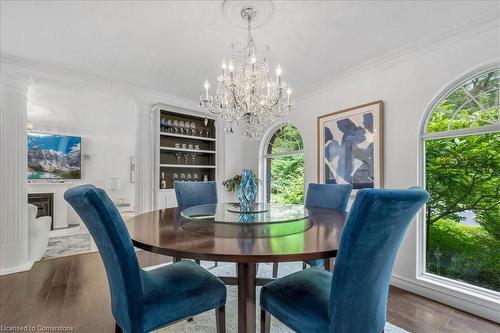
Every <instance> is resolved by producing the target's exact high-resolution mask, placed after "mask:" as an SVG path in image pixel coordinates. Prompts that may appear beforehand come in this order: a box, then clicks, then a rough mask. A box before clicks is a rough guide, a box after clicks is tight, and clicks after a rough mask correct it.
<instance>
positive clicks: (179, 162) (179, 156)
mask: <svg viewBox="0 0 500 333" xmlns="http://www.w3.org/2000/svg"><path fill="white" fill-rule="evenodd" d="M175 156H177V164H181V156H182V153H181V152H180V151H176V152H175Z"/></svg>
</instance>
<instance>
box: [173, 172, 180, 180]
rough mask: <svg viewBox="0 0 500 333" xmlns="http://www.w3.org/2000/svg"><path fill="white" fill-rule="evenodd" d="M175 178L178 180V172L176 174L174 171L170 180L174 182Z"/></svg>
mask: <svg viewBox="0 0 500 333" xmlns="http://www.w3.org/2000/svg"><path fill="white" fill-rule="evenodd" d="M176 180H179V175H178V174H176V173H174V174H173V175H172V181H174V182H175V181H176Z"/></svg>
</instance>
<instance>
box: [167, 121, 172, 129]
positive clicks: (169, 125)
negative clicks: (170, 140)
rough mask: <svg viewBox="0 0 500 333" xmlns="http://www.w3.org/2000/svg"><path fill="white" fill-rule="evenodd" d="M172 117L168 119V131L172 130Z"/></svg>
mask: <svg viewBox="0 0 500 333" xmlns="http://www.w3.org/2000/svg"><path fill="white" fill-rule="evenodd" d="M172 126H173V125H172V119H167V132H172Z"/></svg>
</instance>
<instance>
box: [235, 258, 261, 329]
mask: <svg viewBox="0 0 500 333" xmlns="http://www.w3.org/2000/svg"><path fill="white" fill-rule="evenodd" d="M237 265H238V266H237V274H238V333H250V332H252V333H255V319H256V318H255V317H256V305H255V287H256V283H255V278H256V275H257V268H256V264H255V263H238V264H237Z"/></svg>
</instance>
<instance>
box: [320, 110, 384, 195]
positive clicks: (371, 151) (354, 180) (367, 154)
mask: <svg viewBox="0 0 500 333" xmlns="http://www.w3.org/2000/svg"><path fill="white" fill-rule="evenodd" d="M382 124H383V102H382V101H376V102H372V103H368V104H363V105H360V106H356V107H352V108H349V109H345V110H341V111H338V112H334V113H330V114H327V115H324V116H321V117H318V182H319V183H324V184H347V183H349V184H352V185H353V188H354V189H355V190H356V189H362V188H376V187H382V186H383V180H382V175H383V170H382V161H383V158H382Z"/></svg>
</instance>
